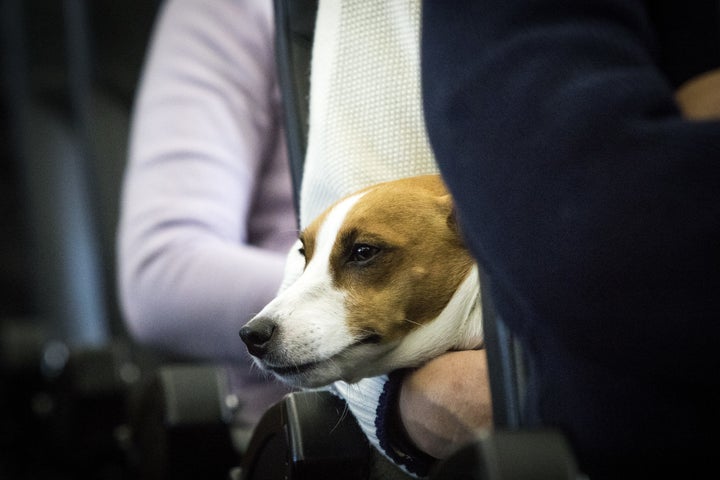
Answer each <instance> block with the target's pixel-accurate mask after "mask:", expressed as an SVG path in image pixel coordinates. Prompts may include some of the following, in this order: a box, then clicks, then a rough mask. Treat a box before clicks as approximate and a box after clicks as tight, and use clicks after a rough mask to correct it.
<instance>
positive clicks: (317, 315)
mask: <svg viewBox="0 0 720 480" xmlns="http://www.w3.org/2000/svg"><path fill="white" fill-rule="evenodd" d="M295 254H296V256H297V257H296V258H295V259H294V260H293V259H291V260H290V264H289V265H291V266H292V264H293V262H297V264H298V269H299V270H302V273H301V274H300V275H299V277H298V279H297V280H296V281H295V282H294V283H292V284H291V285H290V286H289V287H288V288H287V289H285V290H284V291H283V292H281V293H280V295H278V296H277V298H275V299H274V300H273V301H272V302H271V303H269V304H268V305H267V306H266V307H265V308H264V309H263V310H262V311H261V312H260V313H259V314H258V315H257V316H256V317H255V318H253V319H252V320H251V321H250V322H248V324H247V325H246V326H245V327H243V328H242V330H241V331H240V336H241V337H242V339H243V341H244V342H245V343H246V344H247V347H248V350H249V351H250V353H251V354H252V355H254V356H255V358H256V360H257V363H258V364H259V365H260V366H261V367H262V368H264V369H266V370H268V371H270V372H273V373H274V374H275V375H277V376H278V377H280V378H281V379H282V380H284V381H285V382H287V383H290V384H293V385H296V386H302V387H316V386H321V385H325V384H328V383H331V382H333V381H335V380H346V381H350V382H354V381H357V380H359V379H360V378H363V377H367V376H373V375H378V374H381V373H386V372H388V371H390V370H393V369H396V368H400V367H407V366H411V365H412V364H419V363H421V362H424V361H426V360H428V359H429V356H434V355H435V354H437V353H441V352H442V351H444V350H447V349H448V348H452V347H453V346H454V344H455V343H457V342H456V340H457V339H455V338H452V339H451V338H433V337H434V336H437V335H444V334H443V333H439V331H438V330H437V329H436V328H435V329H433V328H431V327H430V326H429V325H430V324H431V323H432V322H433V321H435V320H436V319H437V318H438V317H439V316H440V315H441V313H442V312H443V311H444V310H446V307H447V306H448V303H449V302H450V300H451V298H453V296H454V295H455V292H456V291H457V290H458V287H459V286H460V285H461V284H463V283H467V282H466V279H467V278H468V277H469V276H470V275H471V272H472V271H474V268H473V267H474V262H473V260H472V258H471V256H470V254H469V253H468V251H467V249H466V248H465V246H464V244H463V241H462V239H461V237H460V234H459V232H458V229H457V226H456V222H455V217H454V213H453V206H452V201H451V198H450V196H449V194H448V193H447V191H446V190H445V187H444V186H443V184H442V181H441V180H440V178H439V177H438V176H423V177H413V178H410V179H404V180H398V181H393V182H388V183H383V184H380V185H377V186H374V187H371V188H368V189H366V190H363V191H361V192H359V193H357V194H354V195H351V196H349V197H347V198H345V199H343V200H341V201H340V202H338V203H336V204H335V205H334V206H332V207H331V208H329V209H328V210H327V211H325V212H324V213H323V214H322V215H321V216H320V217H319V218H318V219H316V220H315V221H314V222H313V223H312V224H311V225H309V226H308V227H307V229H305V230H304V231H303V232H302V233H301V235H300V239H299V241H298V243H297V251H296V252H295ZM291 268H292V267H291ZM473 276H476V275H473ZM471 283H472V282H471ZM475 283H476V281H475ZM471 290H473V291H472V292H471V296H472V301H474V302H477V293H478V292H477V290H478V289H477V288H474V287H473V286H471ZM458 315H462V314H458ZM462 321H464V319H458V320H457V324H456V325H455V326H458V325H459V324H460V323H462ZM450 322H451V323H452V322H454V321H453V320H450ZM446 323H447V322H446ZM452 328H453V327H450V326H448V327H446V328H445V329H446V330H448V329H449V330H452ZM458 330H459V328H458ZM450 336H453V337H454V333H453V334H450ZM421 350H422V351H421Z"/></svg>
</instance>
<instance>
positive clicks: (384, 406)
mask: <svg viewBox="0 0 720 480" xmlns="http://www.w3.org/2000/svg"><path fill="white" fill-rule="evenodd" d="M408 371H409V370H408V369H404V370H397V371H394V372H392V373H390V374H389V375H388V381H387V382H385V386H384V388H383V391H382V393H381V394H380V398H379V400H378V407H377V412H376V417H375V431H376V434H377V438H378V442H379V444H380V449H381V451H382V452H383V453H384V454H385V455H386V456H387V457H388V458H389V459H390V460H392V461H393V462H395V463H396V464H397V465H400V466H402V467H404V469H405V470H407V471H408V472H409V473H412V474H414V475H417V476H418V477H426V476H427V475H428V473H429V471H430V468H431V467H432V466H433V463H434V462H435V459H434V458H433V457H431V456H430V455H428V454H426V453H425V452H423V451H421V450H420V449H418V448H417V447H416V446H415V445H414V444H413V443H412V442H411V441H410V439H409V438H408V436H407V433H406V432H405V428H404V426H403V424H402V420H401V419H400V412H399V410H398V400H399V397H400V387H401V386H402V381H403V378H404V377H405V374H406V373H407V372H408Z"/></svg>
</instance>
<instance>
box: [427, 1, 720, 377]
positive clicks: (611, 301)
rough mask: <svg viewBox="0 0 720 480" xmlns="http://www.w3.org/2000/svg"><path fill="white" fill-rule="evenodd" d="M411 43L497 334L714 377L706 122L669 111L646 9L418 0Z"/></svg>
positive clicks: (718, 285)
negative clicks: (507, 330)
mask: <svg viewBox="0 0 720 480" xmlns="http://www.w3.org/2000/svg"><path fill="white" fill-rule="evenodd" d="M689 28H691V27H689ZM422 41H423V45H422V55H423V58H422V68H423V98H424V106H425V114H426V122H427V127H428V133H429V136H430V141H431V145H432V147H433V149H434V151H435V154H436V156H437V159H438V163H439V165H440V168H441V171H442V173H443V176H444V178H445V180H446V181H447V183H448V186H449V187H450V190H451V191H452V193H453V195H454V197H455V200H456V203H457V207H458V211H459V217H460V220H461V222H462V226H463V229H464V232H465V234H466V237H467V240H468V243H469V245H470V247H471V249H472V251H473V252H474V254H475V255H476V256H477V257H478V258H479V259H480V260H481V263H482V264H483V266H484V267H485V268H486V269H487V270H488V272H489V274H490V275H491V277H492V278H493V280H494V282H495V285H496V287H497V288H496V290H497V291H498V292H500V294H499V297H500V300H499V301H498V302H497V303H498V308H499V309H501V310H502V311H501V312H500V314H501V315H503V316H504V317H505V318H506V319H507V320H508V322H509V323H510V324H511V327H513V328H515V330H516V331H517V332H519V333H520V334H521V335H524V336H525V337H526V338H528V335H530V334H534V333H536V332H544V333H545V334H548V335H552V336H553V337H554V341H557V342H559V343H560V344H562V345H563V347H564V348H567V349H568V350H569V351H572V352H575V353H576V354H578V355H582V356H584V357H586V358H591V359H602V361H603V362H606V363H607V364H608V365H610V366H615V367H622V368H628V369H631V370H634V371H637V372H643V373H647V374H648V375H656V376H658V377H659V378H661V379H670V380H672V379H677V378H683V379H684V381H697V382H701V383H702V382H715V381H716V378H717V371H716V367H717V366H718V364H719V362H718V349H717V345H718V339H719V338H720V334H719V333H720V331H719V329H720V321H719V320H720V260H719V258H720V123H718V122H714V121H706V122H695V121H687V120H684V119H682V118H681V115H680V113H679V111H678V109H677V106H676V105H675V103H674V100H673V88H672V87H671V84H670V82H669V81H668V79H667V78H666V76H665V75H664V74H663V72H662V71H661V70H660V68H659V67H658V66H657V65H658V64H657V58H656V53H657V52H655V43H654V32H653V26H652V24H651V22H650V20H649V18H648V15H647V12H646V11H645V2H642V1H638V0H597V1H592V0H586V1H577V0H483V1H456V2H440V1H432V0H426V1H425V2H424V6H423V39H422Z"/></svg>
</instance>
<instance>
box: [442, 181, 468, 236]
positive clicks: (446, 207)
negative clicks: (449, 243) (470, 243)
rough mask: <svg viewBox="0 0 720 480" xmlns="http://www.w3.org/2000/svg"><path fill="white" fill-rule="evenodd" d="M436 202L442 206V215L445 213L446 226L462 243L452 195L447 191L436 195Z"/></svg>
mask: <svg viewBox="0 0 720 480" xmlns="http://www.w3.org/2000/svg"><path fill="white" fill-rule="evenodd" d="M438 203H439V204H440V207H441V208H442V211H443V215H445V219H446V222H447V226H448V228H449V229H450V230H451V231H452V232H454V233H455V234H456V235H457V237H458V240H459V241H460V243H462V244H463V245H464V244H465V240H464V239H463V235H462V230H461V229H460V222H458V218H457V210H456V209H455V202H453V199H452V196H451V195H450V194H449V193H448V194H446V195H443V196H441V197H438Z"/></svg>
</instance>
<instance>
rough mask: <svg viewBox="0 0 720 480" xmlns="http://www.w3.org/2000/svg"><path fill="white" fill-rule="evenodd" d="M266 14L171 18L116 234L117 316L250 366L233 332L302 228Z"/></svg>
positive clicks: (185, 350) (138, 116) (137, 331)
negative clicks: (295, 214) (119, 311)
mask: <svg viewBox="0 0 720 480" xmlns="http://www.w3.org/2000/svg"><path fill="white" fill-rule="evenodd" d="M271 13H272V11H271V5H269V4H266V3H265V2H250V1H247V2H244V1H243V2H238V1H229V0H219V1H214V2H197V1H194V0H173V1H170V2H168V3H167V4H166V5H165V6H164V8H163V10H162V13H161V15H162V16H161V17H160V21H159V23H158V25H157V27H156V31H155V34H154V36H153V42H152V45H151V50H150V55H149V57H148V59H147V63H146V66H145V69H144V72H143V78H142V83H141V88H140V93H139V96H138V98H137V100H136V105H135V109H134V113H133V120H132V134H131V135H132V137H131V143H130V159H129V162H130V163H129V165H128V169H127V172H126V178H125V183H124V189H123V197H122V212H121V221H120V226H119V233H118V246H119V259H118V262H119V271H120V273H119V275H120V278H119V282H120V294H121V302H122V307H123V310H124V313H125V318H126V320H127V323H128V326H129V328H130V330H131V332H132V333H134V335H135V336H136V337H137V338H138V339H139V340H140V341H142V342H144V343H150V344H152V345H155V346H159V347H162V348H165V349H168V350H171V351H173V352H175V353H180V354H186V355H192V356H200V357H205V358H213V359H238V358H247V356H246V353H245V349H244V348H242V347H241V345H240V344H239V343H238V339H237V335H236V333H237V330H238V329H239V327H240V326H241V324H242V323H243V322H244V321H245V320H247V319H249V318H250V316H251V315H252V314H254V313H255V312H257V311H259V310H260V309H261V308H262V306H264V304H265V303H267V302H268V301H269V300H270V299H271V298H272V296H273V295H274V294H275V292H276V290H277V288H278V286H279V284H280V280H281V277H282V268H283V265H284V260H285V253H286V249H287V248H289V246H290V244H291V243H292V241H293V239H294V238H295V231H294V230H295V224H294V222H295V220H294V217H293V213H292V203H291V193H290V192H291V185H290V178H289V174H288V172H287V171H286V165H285V162H286V160H285V145H284V142H283V135H282V130H281V127H280V123H279V103H278V102H279V96H278V92H277V86H276V84H275V59H274V51H273V48H272V45H273V34H272V18H271ZM261 182H262V183H261Z"/></svg>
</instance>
